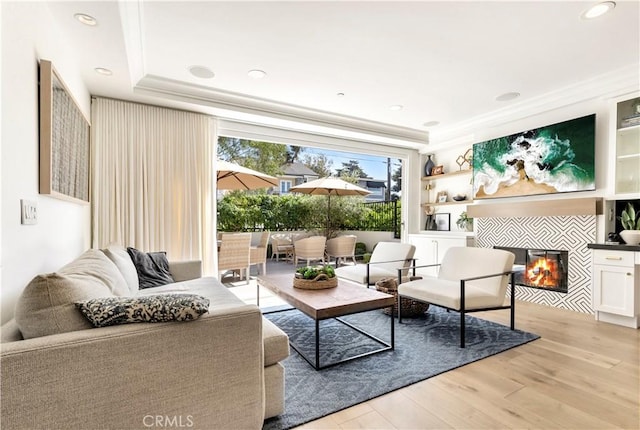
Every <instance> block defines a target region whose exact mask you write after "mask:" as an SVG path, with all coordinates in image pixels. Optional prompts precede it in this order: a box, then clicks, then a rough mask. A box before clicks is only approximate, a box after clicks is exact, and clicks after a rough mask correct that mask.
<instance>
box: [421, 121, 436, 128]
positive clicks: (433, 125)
mask: <svg viewBox="0 0 640 430" xmlns="http://www.w3.org/2000/svg"><path fill="white" fill-rule="evenodd" d="M422 125H424V126H425V127H435V126H436V125H440V121H429V122H425V123H424V124H422Z"/></svg>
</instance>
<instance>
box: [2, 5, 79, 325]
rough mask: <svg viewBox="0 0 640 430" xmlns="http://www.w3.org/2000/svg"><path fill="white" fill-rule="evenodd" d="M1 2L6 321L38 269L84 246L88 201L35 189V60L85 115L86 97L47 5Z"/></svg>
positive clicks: (56, 265)
mask: <svg viewBox="0 0 640 430" xmlns="http://www.w3.org/2000/svg"><path fill="white" fill-rule="evenodd" d="M1 7H2V12H1V20H2V90H1V97H2V107H3V109H2V112H1V117H2V129H1V136H2V142H1V143H2V144H1V150H0V151H1V152H0V153H1V155H2V159H1V163H0V164H1V167H0V171H1V172H2V183H1V188H0V190H1V191H0V204H1V212H2V213H1V217H0V218H1V221H0V222H1V234H0V239H1V247H0V248H1V252H0V258H1V260H0V267H1V268H2V274H1V276H2V280H1V284H2V290H1V292H0V293H1V303H2V308H1V312H2V313H1V314H0V319H1V321H2V322H5V321H7V320H9V319H10V318H11V317H13V309H14V307H15V302H16V300H17V298H18V296H19V295H20V292H21V291H22V289H23V288H24V286H25V285H26V284H27V283H28V282H29V281H30V280H31V279H32V278H33V277H34V276H35V275H36V274H38V273H42V272H51V271H54V270H56V269H57V268H59V267H60V266H62V265H64V264H66V263H68V262H69V261H71V260H72V259H73V258H75V257H77V256H78V255H80V254H81V253H82V252H83V251H84V250H86V249H87V248H89V245H90V234H91V232H90V207H89V205H80V204H75V203H70V202H65V201H62V200H57V199H53V198H51V197H46V196H41V195H40V194H38V60H39V59H47V60H51V61H52V62H53V65H54V67H55V68H56V69H57V71H58V73H59V74H60V76H61V77H62V79H63V80H64V82H65V83H66V85H67V87H68V88H69V89H70V90H71V92H72V93H73V95H74V97H75V99H76V100H77V101H78V103H79V104H80V108H81V109H82V110H83V112H84V113H85V114H86V116H87V117H88V118H89V117H90V115H89V112H90V96H89V93H88V91H87V89H86V87H85V86H84V85H83V83H82V81H81V79H80V74H79V71H78V69H77V67H76V64H75V61H74V54H75V53H73V52H69V51H68V50H67V48H66V47H67V46H68V44H67V43H66V42H65V40H63V39H61V32H60V31H59V30H58V29H57V28H56V27H55V25H54V24H53V19H52V17H51V15H50V14H49V11H48V8H47V5H46V3H45V2H38V3H35V2H4V1H3V2H2V3H1ZM20 199H29V200H35V201H36V202H37V205H38V218H39V220H38V223H37V224H36V225H21V224H20Z"/></svg>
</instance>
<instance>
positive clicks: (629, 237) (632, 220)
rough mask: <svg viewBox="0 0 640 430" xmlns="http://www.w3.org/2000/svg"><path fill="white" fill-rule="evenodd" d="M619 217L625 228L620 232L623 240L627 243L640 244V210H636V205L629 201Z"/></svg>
mask: <svg viewBox="0 0 640 430" xmlns="http://www.w3.org/2000/svg"><path fill="white" fill-rule="evenodd" d="M618 219H619V220H620V223H622V228H623V229H624V230H622V231H621V232H620V237H621V238H622V240H624V241H625V242H626V243H627V245H638V244H640V211H636V210H635V207H634V206H633V205H632V204H631V203H630V202H629V203H627V207H626V208H625V209H624V210H623V211H622V213H621V214H620V216H619V217H618Z"/></svg>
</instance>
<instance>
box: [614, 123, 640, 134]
mask: <svg viewBox="0 0 640 430" xmlns="http://www.w3.org/2000/svg"><path fill="white" fill-rule="evenodd" d="M634 130H635V131H638V130H640V124H638V125H630V126H629V127H620V128H619V129H618V133H620V134H625V133H631V132H632V131H634Z"/></svg>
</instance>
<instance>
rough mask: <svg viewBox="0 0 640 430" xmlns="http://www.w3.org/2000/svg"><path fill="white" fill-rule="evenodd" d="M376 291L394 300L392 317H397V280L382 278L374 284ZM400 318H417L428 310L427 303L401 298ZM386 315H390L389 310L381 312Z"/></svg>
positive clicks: (385, 309)
mask: <svg viewBox="0 0 640 430" xmlns="http://www.w3.org/2000/svg"><path fill="white" fill-rule="evenodd" d="M376 290H378V291H380V292H382V293H387V294H391V295H392V296H393V297H394V298H395V299H396V301H395V303H394V305H393V316H394V317H395V316H397V315H398V280H397V279H395V278H383V279H380V280H379V281H378V282H376ZM401 300H402V303H401V304H402V317H403V318H404V317H407V318H411V317H417V316H420V315H422V314H424V313H425V312H426V311H427V310H428V309H429V303H422V302H418V301H416V300H412V299H408V298H406V297H403V298H402V299H401ZM382 312H384V313H385V314H386V315H391V311H390V310H389V308H384V309H383V310H382Z"/></svg>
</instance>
